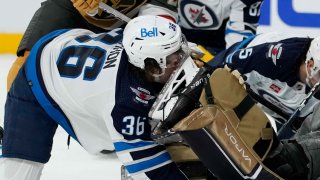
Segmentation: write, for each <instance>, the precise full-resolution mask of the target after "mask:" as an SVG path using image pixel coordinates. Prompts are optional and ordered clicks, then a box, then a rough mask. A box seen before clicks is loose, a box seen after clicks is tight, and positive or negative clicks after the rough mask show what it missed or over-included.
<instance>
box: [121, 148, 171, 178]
mask: <svg viewBox="0 0 320 180" xmlns="http://www.w3.org/2000/svg"><path fill="white" fill-rule="evenodd" d="M170 160H171V157H170V155H169V153H168V152H165V153H163V154H160V155H159V156H157V157H155V158H152V159H149V160H146V161H142V162H139V163H136V164H132V165H128V166H126V168H127V170H128V172H129V173H136V172H139V171H141V170H144V169H149V168H151V167H153V166H156V165H159V164H162V163H164V162H166V161H170Z"/></svg>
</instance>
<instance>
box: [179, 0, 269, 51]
mask: <svg viewBox="0 0 320 180" xmlns="http://www.w3.org/2000/svg"><path fill="white" fill-rule="evenodd" d="M262 2H263V0H224V1H218V0H211V1H203V0H180V1H179V5H178V12H179V22H178V24H179V25H180V26H181V27H182V32H183V33H184V34H185V35H186V37H187V38H188V41H191V42H194V43H197V44H200V45H202V46H204V47H205V48H206V49H208V50H210V52H212V53H213V54H216V53H217V52H219V51H221V50H223V49H225V48H228V47H230V46H231V45H233V44H234V43H236V42H240V41H242V40H244V39H245V38H247V37H249V36H251V35H254V34H256V28H257V26H258V21H259V18H260V8H261V5H262Z"/></svg>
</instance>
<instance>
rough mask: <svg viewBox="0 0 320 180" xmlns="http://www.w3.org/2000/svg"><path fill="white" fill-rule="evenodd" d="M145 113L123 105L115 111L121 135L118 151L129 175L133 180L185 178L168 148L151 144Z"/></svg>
mask: <svg viewBox="0 0 320 180" xmlns="http://www.w3.org/2000/svg"><path fill="white" fill-rule="evenodd" d="M135 108H137V109H139V107H135ZM142 114H143V113H142ZM142 114H141V113H139V111H137V110H134V109H133V108H132V109H130V108H127V107H124V106H116V107H115V108H114V109H113V111H112V118H113V125H114V127H115V129H116V131H117V132H118V133H119V134H120V136H118V137H119V138H118V139H117V140H115V141H114V146H115V150H116V153H117V155H118V157H119V159H120V161H121V162H122V163H123V165H124V166H125V168H126V170H127V171H128V173H129V174H130V176H132V177H133V178H134V179H155V180H157V179H159V180H160V179H172V180H173V179H186V177H185V176H184V174H183V173H182V172H181V171H180V170H179V169H178V167H177V166H176V164H175V163H174V162H173V161H172V160H171V157H170V155H169V153H168V152H167V151H166V149H165V147H164V146H162V145H159V144H156V143H155V142H154V141H152V139H151V138H150V133H151V126H150V125H149V123H148V122H149V118H148V117H147V116H144V115H142Z"/></svg>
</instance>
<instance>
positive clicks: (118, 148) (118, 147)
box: [114, 141, 154, 152]
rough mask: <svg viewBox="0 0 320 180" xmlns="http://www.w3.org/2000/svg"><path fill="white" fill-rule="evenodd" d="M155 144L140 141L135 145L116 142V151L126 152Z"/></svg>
mask: <svg viewBox="0 0 320 180" xmlns="http://www.w3.org/2000/svg"><path fill="white" fill-rule="evenodd" d="M153 144H154V142H148V141H139V142H134V143H127V142H116V143H114V147H115V150H116V151H117V152H119V151H124V150H128V149H135V148H139V147H144V146H149V145H153Z"/></svg>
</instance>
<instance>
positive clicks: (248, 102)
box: [233, 95, 255, 121]
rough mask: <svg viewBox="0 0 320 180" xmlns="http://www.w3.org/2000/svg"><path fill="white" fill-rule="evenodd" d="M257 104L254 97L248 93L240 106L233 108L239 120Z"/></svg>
mask: <svg viewBox="0 0 320 180" xmlns="http://www.w3.org/2000/svg"><path fill="white" fill-rule="evenodd" d="M254 105H255V102H254V101H253V100H252V98H251V97H250V96H249V95H247V96H246V97H245V98H244V99H243V100H242V101H241V102H240V104H239V105H238V106H236V107H235V108H234V109H233V110H234V112H235V113H236V115H237V116H238V118H239V120H240V121H241V119H242V118H243V116H244V115H245V114H246V113H247V112H248V111H249V110H250V109H251V108H252V106H254Z"/></svg>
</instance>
